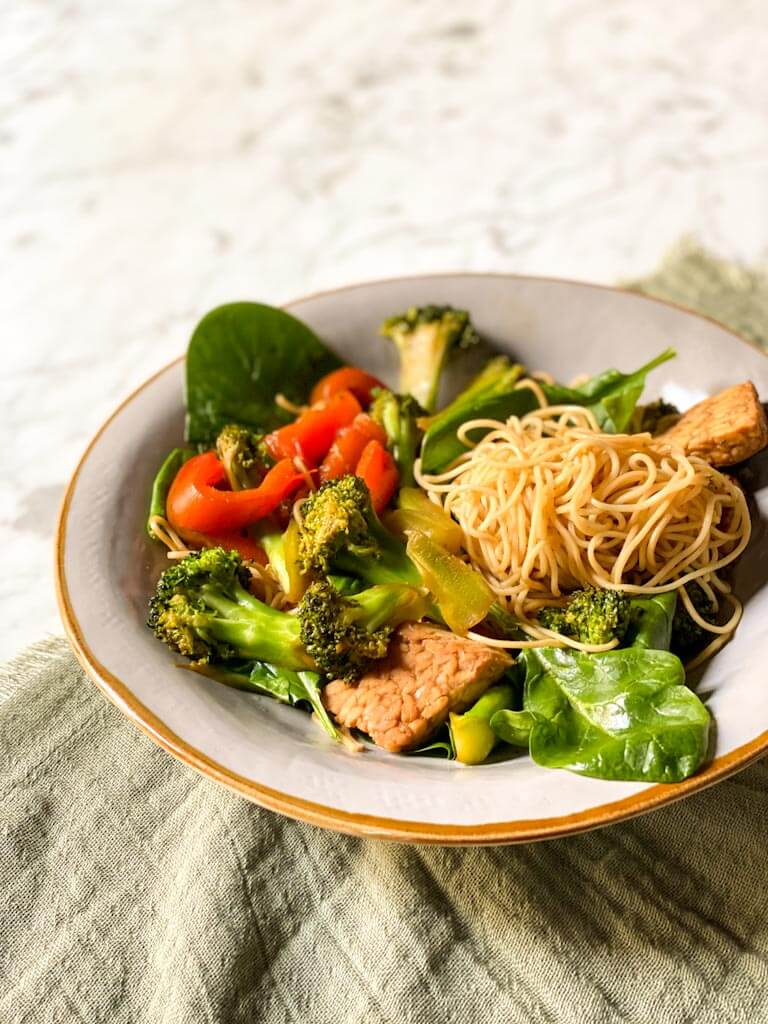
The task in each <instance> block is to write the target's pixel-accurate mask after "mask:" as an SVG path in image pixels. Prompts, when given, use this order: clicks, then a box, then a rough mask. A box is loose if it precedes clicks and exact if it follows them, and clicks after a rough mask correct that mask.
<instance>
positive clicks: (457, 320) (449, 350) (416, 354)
mask: <svg viewBox="0 0 768 1024" xmlns="http://www.w3.org/2000/svg"><path fill="white" fill-rule="evenodd" d="M380 333H381V334H382V335H384V337H386V338H390V339H391V340H392V341H394V343H395V344H396V345H397V348H398V350H399V352H400V390H401V391H402V392H403V393H404V394H407V395H413V397H414V398H415V399H416V401H417V402H419V404H420V405H422V406H423V407H424V408H425V409H426V410H427V412H432V411H433V410H434V408H435V403H436V402H437V389H438V385H439V383H440V377H441V374H442V372H443V368H444V366H445V364H446V361H447V359H448V357H449V356H450V355H452V354H453V353H454V352H455V351H456V350H457V349H460V348H468V347H469V346H471V345H475V344H476V343H477V341H478V337H477V332H476V331H475V329H474V327H473V326H472V322H471V321H470V319H469V313H467V312H466V310H463V309H453V308H452V307H451V306H421V307H416V306H413V307H411V308H410V309H407V310H406V311H405V312H404V313H397V314H396V315H395V316H391V317H389V318H388V319H387V320H385V321H384V323H383V324H382V325H381V328H380Z"/></svg>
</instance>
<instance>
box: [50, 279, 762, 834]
mask: <svg viewBox="0 0 768 1024" xmlns="http://www.w3.org/2000/svg"><path fill="white" fill-rule="evenodd" d="M455 276H476V277H490V276H493V277H504V278H510V279H517V280H519V279H528V280H530V279H534V280H545V281H553V282H558V283H562V284H572V285H579V286H581V287H588V288H599V289H603V290H606V291H612V292H623V293H626V294H629V295H633V296H634V297H636V298H638V299H641V300H645V301H648V302H657V303H660V304H661V305H665V306H671V307H672V308H674V309H677V310H679V311H681V312H684V313H686V314H688V315H690V316H696V317H699V318H700V319H702V320H706V321H708V322H709V323H712V324H714V325H715V326H717V327H719V328H720V329H721V330H723V331H726V332H727V333H728V334H730V335H731V336H732V337H733V338H735V339H736V340H737V341H739V342H740V343H742V344H745V345H749V346H750V347H753V348H755V349H757V350H758V351H759V352H761V353H762V349H760V348H759V346H757V345H755V344H753V343H752V342H751V341H748V340H747V339H745V338H742V337H740V336H739V335H738V334H737V333H736V332H735V331H732V330H730V329H729V328H727V327H725V326H724V325H723V324H721V323H719V322H718V321H717V320H714V319H713V318H712V317H708V316H704V315H703V314H700V313H697V312H696V311H695V310H691V309H688V308H687V307H685V306H682V305H678V304H676V303H672V302H667V301H666V300H664V299H657V298H654V297H652V296H647V295H643V294H642V293H640V292H635V291H632V290H631V289H626V288H614V287H611V286H610V285H600V284H592V283H590V282H586V281H571V280H567V279H564V278H549V277H536V276H533V275H530V276H527V275H521V274H504V273H487V274H484V273H482V272H475V273H472V274H467V273H465V272H461V271H456V272H446V273H438V274H420V275H412V277H413V278H426V277H455ZM406 279H407V278H405V277H403V278H387V279H380V280H379V281H369V282H362V283H359V284H355V285H348V286H346V287H344V288H336V289H330V290H328V291H324V292H316V293H314V294H312V295H307V296H303V297H302V298H300V299H296V300H294V301H292V302H290V303H285V305H286V306H287V307H288V308H292V307H294V306H298V305H301V303H302V302H303V301H308V300H309V299H312V298H317V297H318V296H320V295H328V294H334V293H336V292H340V291H346V290H350V289H352V288H359V287H366V286H368V285H375V284H377V283H383V282H384V281H385V280H387V281H395V280H406ZM763 354H765V353H763ZM183 358H184V357H183V356H179V357H178V358H177V359H174V360H172V362H170V363H169V364H167V365H166V366H164V367H163V368H162V369H160V370H158V371H157V372H156V373H154V374H153V375H152V376H151V377H149V378H148V379H147V380H146V381H144V382H143V383H142V384H141V385H139V387H138V388H136V389H135V390H134V391H132V392H131V393H130V394H129V395H128V396H127V397H126V398H125V399H124V400H123V401H122V402H121V403H120V405H119V406H118V407H117V408H116V409H115V410H114V412H112V414H111V415H110V416H109V417H108V418H107V419H106V420H105V422H104V423H103V424H102V425H101V427H100V428H99V430H98V431H97V432H96V434H95V435H94V436H93V438H92V439H91V441H90V442H89V444H88V446H87V448H86V449H85V451H84V452H83V454H82V456H81V458H80V460H79V462H78V464H77V466H76V467H75V470H74V472H73V474H72V477H71V479H70V481H69V483H68V485H67V488H66V491H65V493H64V498H63V501H62V504H61V509H60V512H59V517H58V523H57V529H56V537H55V545H54V557H55V562H54V580H55V585H56V597H57V601H58V605H59V611H60V614H61V618H62V623H63V625H64V629H65V632H66V634H67V637H68V639H69V642H70V644H71V645H72V648H73V650H74V653H75V656H76V657H77V659H78V661H79V663H80V665H81V666H82V668H83V669H84V671H85V673H86V674H87V675H88V676H89V678H90V679H91V680H92V681H93V682H94V683H95V684H96V686H97V687H98V688H99V689H100V690H101V692H102V693H103V694H104V695H105V696H106V697H107V698H108V699H109V700H110V701H111V702H112V703H113V704H115V705H116V706H117V707H118V708H119V709H120V710H121V711H122V712H123V713H124V714H125V715H126V716H127V717H128V718H129V719H130V720H131V721H132V722H133V723H134V725H136V726H138V727H139V728H140V729H141V730H142V731H143V732H144V733H145V734H146V735H147V736H149V737H150V738H151V739H152V740H154V742H155V743H157V744H158V745H159V746H161V747H162V748H163V749H164V750H166V751H168V753H170V754H172V755H173V756H174V757H176V758H178V759H179V760H180V761H182V762H183V763H184V764H186V765H188V766H189V767H190V768H194V769H195V770H196V771H198V772H200V774H202V775H204V776H206V777H207V778H210V779H213V780H214V781H216V782H218V783H220V784H222V785H224V786H226V787H227V788H228V789H230V790H232V791H234V792H236V793H238V794H240V795H241V796H244V797H247V798H248V799H249V800H251V801H253V802H254V803H257V804H259V805H260V806H262V807H266V808H267V809H268V810H271V811H276V812H278V813H280V814H285V815H287V816H288V817H291V818H295V819H297V820H299V821H304V822H307V823H309V824H311V825H317V826H321V827H323V828H330V829H334V830H336V831H339V832H345V833H348V834H351V835H357V836H362V837H365V838H375V839H387V840H392V841H399V842H406V843H424V844H437V845H445V846H482V845H500V844H507V843H522V842H533V841H537V840H542V839H554V838H558V837H563V836H567V835H574V834H576V833H579V832H586V831H588V830H590V829H594V828H600V827H602V826H605V825H609V824H614V823H617V822H620V821H624V820H626V819H627V818H631V817H635V816H636V815H638V814H644V813H646V812H648V811H652V810H656V809H658V808H660V807H664V806H666V805H668V804H671V803H674V802H675V801H676V800H681V799H682V798H683V797H686V796H688V795H690V794H692V793H695V792H699V791H701V790H704V789H706V788H708V787H709V786H711V785H714V784H715V783H717V782H720V781H721V780H723V779H724V778H726V777H727V776H729V775H732V774H734V773H735V772H738V771H740V770H741V769H742V768H745V767H746V766H747V765H749V764H750V763H752V762H753V761H755V760H757V759H758V758H759V757H761V756H762V755H763V754H765V753H766V751H768V731H766V732H763V733H761V734H760V735H759V736H757V737H755V739H753V740H751V741H750V742H749V743H746V744H744V745H743V746H741V747H737V748H736V749H735V750H732V751H731V752H730V753H728V754H725V755H723V756H722V757H719V758H715V759H714V760H713V761H712V762H711V763H710V764H708V765H707V766H706V767H705V768H704V769H703V770H702V771H701V772H700V773H698V774H697V775H693V776H692V777H691V778H689V779H686V780H685V781H684V782H679V783H674V784H666V785H655V786H651V787H649V788H648V789H646V790H643V791H642V792H640V793H637V794H635V795H634V796H631V797H627V798H626V799H624V800H618V801H614V802H612V803H609V804H601V805H599V806H597V807H592V808H589V809H588V810H585V811H580V812H578V813H576V814H569V815H561V816H559V817H554V818H537V819H530V820H525V821H508V822H494V823H491V824H485V825H433V824H430V825H425V824H424V823H422V822H418V821H405V820H402V821H401V820H399V819H396V818H382V817H377V816H372V815H365V814H352V813H350V812H348V811H342V810H340V809H338V808H334V807H327V806H325V805H323V804H318V803H313V802H311V801H308V800H303V799H301V798H299V797H293V796H289V795H286V794H284V793H281V792H279V791H278V790H274V789H271V788H269V787H267V786H262V785H260V784H259V783H257V782H254V781H253V780H252V779H248V778H246V777H245V776H242V775H239V774H238V773H236V772H233V771H230V770H229V769H227V768H224V767H223V766H222V765H220V764H218V763H217V762H216V761H213V760H212V759H211V758H209V757H207V756H206V755H205V754H204V753H203V752H202V751H200V750H198V749H196V748H195V747H193V746H191V745H190V744H189V743H187V742H186V741H185V740H183V739H182V738H181V737H180V736H178V735H177V734H176V733H175V732H174V731H173V730H172V729H171V728H170V727H169V726H168V725H167V724H166V723H165V722H163V721H161V720H160V719H159V718H158V717H157V716H156V715H154V714H153V713H152V712H151V711H150V710H149V708H147V707H146V706H145V705H144V704H143V703H142V702H141V701H139V700H137V698H136V697H135V696H134V695H133V693H132V692H131V690H130V688H129V687H128V686H127V685H126V684H125V683H124V682H123V681H122V680H120V679H119V678H118V677H117V676H115V675H114V674H113V673H112V672H111V671H110V670H109V669H108V668H107V667H106V666H105V665H103V664H101V662H99V661H98V659H97V658H96V657H95V655H94V654H93V652H92V651H91V649H90V647H89V646H88V644H87V642H86V640H85V637H84V636H83V635H82V632H81V630H80V626H79V623H78V621H77V617H76V616H75V613H74V609H73V608H72V605H71V602H70V599H69V589H68V586H67V580H66V573H65V569H64V552H65V546H66V535H67V517H68V513H69V506H70V503H71V499H72V495H73V493H74V490H75V487H76V485H77V481H78V479H79V476H80V472H81V469H82V467H83V465H84V464H85V462H86V460H87V458H88V456H89V454H90V452H91V450H92V448H93V447H94V445H95V444H96V443H97V442H98V440H99V438H100V437H101V435H102V433H103V432H104V430H105V429H106V428H107V426H109V424H110V423H111V422H112V420H113V419H114V418H115V417H116V416H117V415H118V414H119V413H120V412H121V410H122V409H123V408H124V407H125V406H126V405H128V404H129V403H130V402H131V401H132V400H133V398H134V397H135V396H136V395H137V394H139V393H140V392H141V391H143V390H144V389H145V388H146V387H148V386H149V385H150V384H151V383H152V382H153V381H154V380H156V379H157V378H158V377H160V376H161V375H162V374H163V373H165V372H166V371H167V370H168V369H170V367H171V366H174V365H176V364H177V363H179V362H181V360H182V359H183Z"/></svg>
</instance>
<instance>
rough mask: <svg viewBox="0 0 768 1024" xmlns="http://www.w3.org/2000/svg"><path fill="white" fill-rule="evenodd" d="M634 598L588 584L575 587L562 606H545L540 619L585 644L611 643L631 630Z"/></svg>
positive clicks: (548, 626) (556, 631)
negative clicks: (579, 588)
mask: <svg viewBox="0 0 768 1024" xmlns="http://www.w3.org/2000/svg"><path fill="white" fill-rule="evenodd" d="M629 618H630V599H629V598H628V597H627V595H626V594H624V593H622V592H621V591H618V590H599V589H598V588H597V587H585V588H584V589H583V590H576V591H574V592H573V593H572V594H571V595H570V597H569V598H568V601H567V603H566V604H565V606H564V607H562V608H544V609H543V610H542V611H541V613H540V614H539V623H540V624H541V625H542V626H543V627H544V628H545V629H551V630H553V631H554V632H555V633H560V634H562V635H563V636H568V637H572V638H573V639H574V640H578V641H579V643H582V644H607V643H610V641H611V640H613V639H614V638H616V639H618V640H621V639H622V638H623V637H624V634H625V633H626V632H627V627H628V626H629Z"/></svg>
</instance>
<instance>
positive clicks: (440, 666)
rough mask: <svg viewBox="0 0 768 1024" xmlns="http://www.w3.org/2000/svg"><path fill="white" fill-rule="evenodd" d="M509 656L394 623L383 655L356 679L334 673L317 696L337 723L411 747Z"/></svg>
mask: <svg viewBox="0 0 768 1024" xmlns="http://www.w3.org/2000/svg"><path fill="white" fill-rule="evenodd" d="M511 662H512V659H511V658H510V657H509V655H508V654H506V653H505V652H504V651H501V650H497V649H494V648H492V647H486V646H484V645H483V644H479V643H476V642H475V641H474V640H466V639H464V638H463V637H460V636H456V635H455V634H454V633H449V632H448V631H447V630H444V629H438V627H437V626H430V625H427V624H426V623H423V622H419V623H409V624H407V625H405V626H400V628H399V629H397V630H396V631H395V633H393V635H392V640H391V642H390V648H389V653H388V654H387V657H386V658H382V659H381V661H377V662H375V663H374V664H373V665H372V666H371V668H370V669H369V670H368V671H367V672H366V674H365V675H364V676H362V677H361V678H360V679H359V680H358V681H357V683H345V682H344V681H343V680H341V679H336V680H334V682H332V683H329V684H328V685H327V686H326V687H325V689H324V691H323V701H324V703H325V706H326V707H327V708H328V710H329V711H330V713H331V714H332V715H333V716H334V718H336V720H337V721H338V722H339V723H341V724H342V725H346V726H349V727H350V728H352V729H360V730H361V731H362V732H365V733H367V734H368V735H369V736H370V737H371V739H372V740H373V741H374V743H378V745H379V746H380V747H385V748H386V749H387V750H392V751H401V750H408V749H409V748H411V747H417V746H419V744H421V743H423V742H424V741H425V740H426V739H427V738H428V737H429V736H430V735H431V734H432V733H433V732H434V731H435V730H436V729H437V728H438V726H440V725H442V724H443V722H445V720H446V718H447V717H448V712H449V711H463V710H465V709H466V708H467V707H469V705H470V704H473V703H474V702H475V701H476V700H477V698H478V697H480V696H481V694H482V693H483V692H484V691H485V690H486V689H487V688H488V687H489V686H490V685H491V683H492V682H494V680H496V679H498V677H499V676H500V675H501V673H502V672H503V671H504V669H505V668H507V667H508V666H509V665H510V664H511Z"/></svg>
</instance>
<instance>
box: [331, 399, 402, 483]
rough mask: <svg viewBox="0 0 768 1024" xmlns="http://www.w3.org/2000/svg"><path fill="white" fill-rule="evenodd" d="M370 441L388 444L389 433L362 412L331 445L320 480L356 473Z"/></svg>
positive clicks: (339, 433) (344, 428)
mask: <svg viewBox="0 0 768 1024" xmlns="http://www.w3.org/2000/svg"><path fill="white" fill-rule="evenodd" d="M369 441H378V442H379V443H380V444H386V441H387V435H386V433H385V432H384V429H383V427H380V426H379V424H378V423H374V421H373V420H372V419H371V417H370V416H368V415H367V414H366V413H364V412H361V413H360V415H359V416H355V418H354V419H353V420H352V422H351V423H350V424H349V426H348V427H342V428H341V430H340V431H339V432H338V434H337V435H336V440H335V441H334V442H333V444H332V445H331V450H330V451H329V452H328V454H327V455H326V456H325V458H324V459H323V463H322V465H321V466H320V482H321V483H325V481H326V480H334V479H335V478H336V477H339V476H344V475H345V474H347V473H354V472H355V469H356V468H357V464H358V462H359V461H360V456H361V455H362V454H363V450H364V449H365V446H366V445H367V444H368V442H369Z"/></svg>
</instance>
